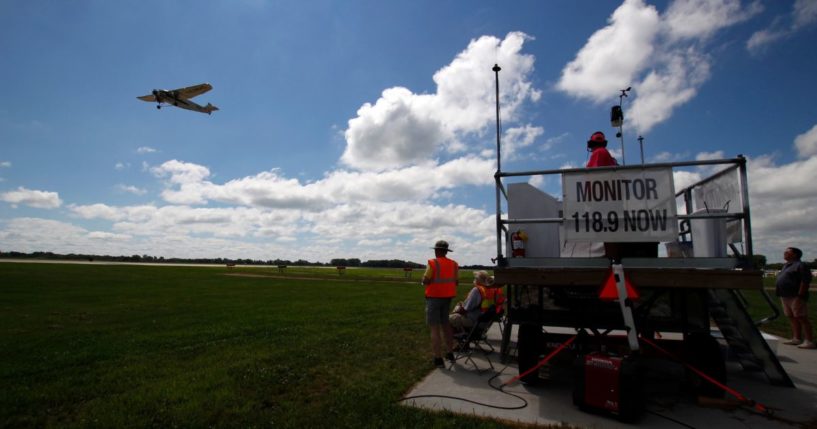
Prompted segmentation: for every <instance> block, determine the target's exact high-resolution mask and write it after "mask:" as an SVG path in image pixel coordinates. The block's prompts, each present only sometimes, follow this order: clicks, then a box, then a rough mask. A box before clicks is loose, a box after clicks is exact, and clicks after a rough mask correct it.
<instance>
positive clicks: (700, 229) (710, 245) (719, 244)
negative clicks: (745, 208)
mask: <svg viewBox="0 0 817 429" xmlns="http://www.w3.org/2000/svg"><path fill="white" fill-rule="evenodd" d="M707 213H709V214H713V213H726V210H724V209H709V210H707V209H700V210H696V211H695V212H694V213H693V214H707ZM689 227H690V229H691V230H692V250H693V253H694V254H695V257H696V258H723V257H725V256H727V253H726V218H714V219H712V218H710V219H690V220H689Z"/></svg>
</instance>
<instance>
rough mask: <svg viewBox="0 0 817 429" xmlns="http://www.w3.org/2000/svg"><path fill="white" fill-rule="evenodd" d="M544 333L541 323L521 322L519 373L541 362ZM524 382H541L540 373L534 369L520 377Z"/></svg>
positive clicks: (532, 383) (518, 345)
mask: <svg viewBox="0 0 817 429" xmlns="http://www.w3.org/2000/svg"><path fill="white" fill-rule="evenodd" d="M544 340H545V338H544V334H543V333H542V328H541V327H540V326H539V325H529V324H521V325H519V333H518V335H517V342H518V343H517V350H518V352H519V358H518V360H519V373H520V374H523V373H524V372H525V371H527V370H529V369H531V368H533V367H534V366H536V364H537V363H539V356H540V355H541V354H542V350H543V349H544V342H545V341H544ZM520 380H521V381H522V383H525V384H528V385H534V384H536V383H538V382H539V373H538V372H537V371H534V372H532V373H530V374H528V375H526V376H524V377H522V378H521V379H520Z"/></svg>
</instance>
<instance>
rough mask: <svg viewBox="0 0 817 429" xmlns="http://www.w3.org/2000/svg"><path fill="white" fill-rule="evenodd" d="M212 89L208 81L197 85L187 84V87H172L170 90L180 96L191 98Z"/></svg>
mask: <svg viewBox="0 0 817 429" xmlns="http://www.w3.org/2000/svg"><path fill="white" fill-rule="evenodd" d="M211 89H213V86H212V85H210V84H209V83H202V84H198V85H193V86H188V87H187V88H179V89H174V90H173V91H171V92H175V93H177V94H179V97H180V98H193V97H195V96H197V95H201V94H204V93H205V92H207V91H209V90H211Z"/></svg>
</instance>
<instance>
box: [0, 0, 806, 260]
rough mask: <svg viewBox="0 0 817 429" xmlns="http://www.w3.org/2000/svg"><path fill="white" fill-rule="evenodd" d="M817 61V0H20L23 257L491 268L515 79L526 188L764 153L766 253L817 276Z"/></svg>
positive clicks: (13, 44) (6, 105) (7, 37)
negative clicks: (567, 173) (595, 163)
mask: <svg viewBox="0 0 817 429" xmlns="http://www.w3.org/2000/svg"><path fill="white" fill-rule="evenodd" d="M815 46H817V2H815V1H813V0H794V1H787V0H768V1H738V0H674V1H646V0H626V1H623V2H614V1H604V2H600V1H595V0H571V1H562V0H554V1H538V0H530V1H525V0H520V1H513V2H496V1H482V0H469V1H448V0H442V1H441V0H434V1H427V0H413V1H400V2H398V1H382V0H379V1H374V0H372V1H368V0H349V1H329V0H314V1H308V2H304V1H300V0H292V1H290V0H282V1H265V0H244V1H231V2H221V1H192V0H191V1H165V0H144V1H120V2H110V1H104V0H96V1H94V0H78V1H72V2H64V1H57V0H53V1H44V0H32V1H14V0H3V1H0V94H2V95H0V250H2V251H21V252H34V251H51V252H55V253H85V254H108V255H133V254H138V255H151V256H157V257H158V256H164V257H179V258H202V257H208V258H217V257H223V258H242V259H243V258H249V259H259V260H271V259H289V260H297V259H304V260H308V261H313V262H329V261H330V260H331V259H334V258H359V259H361V260H364V261H365V260H372V259H403V260H410V261H415V262H420V263H423V262H425V260H426V259H428V258H429V257H433V254H432V251H431V250H430V247H432V246H433V243H434V242H435V241H436V240H438V239H445V240H447V241H449V243H450V244H451V248H452V249H453V250H454V252H453V253H452V254H451V255H450V256H452V257H453V258H455V259H457V260H458V261H459V262H460V263H461V264H484V265H489V264H490V263H491V262H490V258H492V257H494V256H496V255H495V253H496V222H495V213H496V208H495V200H494V199H495V190H494V180H493V175H494V173H495V171H496V111H495V94H496V92H495V91H496V89H495V74H494V72H493V71H492V70H491V68H492V67H493V66H494V64H498V65H500V67H501V68H502V70H501V71H500V72H499V86H500V105H501V109H500V110H501V115H502V116H501V118H502V120H501V123H502V134H501V141H502V158H501V159H502V171H506V172H507V171H531V170H546V169H559V168H570V167H579V166H583V165H584V163H585V162H586V160H587V156H588V154H587V152H586V148H585V145H586V141H587V139H588V138H589V136H590V134H592V133H593V132H594V131H597V130H600V131H603V132H604V133H605V134H607V135H608V139H609V140H610V141H611V144H610V148H611V149H613V150H612V152H613V155H614V156H616V157H617V158H619V160H620V161H624V163H626V164H632V163H637V162H640V160H639V155H638V149H637V148H638V144H637V142H636V141H635V138H636V136H643V137H644V143H643V147H644V157H645V161H646V162H672V161H688V160H696V159H712V158H733V157H735V156H737V155H739V154H742V155H744V156H746V157H747V159H748V174H749V195H750V197H749V201H750V203H751V215H752V232H753V237H754V250H755V253H760V254H764V255H766V256H767V257H768V259H769V261H770V262H774V261H780V260H782V251H783V249H784V248H785V247H787V246H796V247H799V248H801V249H802V250H803V251H804V259H805V260H812V259H815V258H817V216H815V215H814V214H813V209H814V206H815V203H817V198H815V197H817V186H815V183H817V107H815V106H817V105H815V103H814V100H817V78H815V76H817V49H815ZM203 82H208V83H210V84H211V85H212V86H213V90H212V91H210V92H208V93H206V94H203V95H201V96H199V97H197V98H196V99H195V100H194V101H196V102H198V103H200V104H202V105H204V104H206V103H207V102H210V103H212V104H214V105H216V106H218V107H219V108H220V110H218V111H216V112H214V113H213V114H212V115H206V114H201V113H196V112H191V111H187V110H182V109H175V108H172V107H166V108H163V109H161V110H157V109H156V108H155V107H154V105H153V104H152V103H146V102H143V101H140V100H138V99H137V98H136V97H137V96H141V95H146V94H149V93H150V92H151V90H153V89H155V88H163V89H175V88H180V87H185V86H189V85H194V84H198V83H203ZM627 87H630V88H631V90H630V92H628V96H627V97H626V98H624V99H623V110H624V115H625V123H624V128H623V131H624V155H625V156H624V157H623V158H624V159H623V160H622V159H621V158H622V153H621V146H620V144H619V143H618V142H617V141H616V140H615V139H614V137H613V136H614V134H615V132H616V129H614V128H612V126H611V125H610V121H609V112H610V107H611V106H613V105H615V104H618V103H619V95H620V94H621V90H622V89H624V88H627ZM705 176H706V171H704V170H703V169H694V168H693V169H689V170H687V171H683V172H680V173H679V172H676V189H677V188H678V186H680V185H681V184H683V183H686V184H689V183H691V180H694V179H696V178H701V177H705ZM519 180H521V181H528V182H529V183H531V184H532V185H534V186H537V187H539V188H540V189H541V190H543V191H544V192H548V193H551V194H553V195H559V194H560V193H561V191H560V187H559V185H558V183H556V182H555V181H552V180H543V179H542V178H541V177H540V176H537V177H532V178H522V179H519ZM511 181H512V180H511ZM809 212H812V214H811V215H810V214H809Z"/></svg>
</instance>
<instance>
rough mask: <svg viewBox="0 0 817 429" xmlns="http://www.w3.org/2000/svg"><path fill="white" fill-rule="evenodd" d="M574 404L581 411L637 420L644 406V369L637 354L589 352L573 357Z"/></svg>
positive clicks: (622, 419) (627, 420)
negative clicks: (620, 354)
mask: <svg viewBox="0 0 817 429" xmlns="http://www.w3.org/2000/svg"><path fill="white" fill-rule="evenodd" d="M574 371H575V373H574V375H575V388H574V390H573V404H574V405H576V406H578V407H579V409H581V410H582V411H588V412H595V413H600V414H610V415H613V416H615V417H617V418H618V419H619V420H621V421H625V422H629V421H633V420H635V419H637V418H638V417H639V416H640V415H641V412H642V411H643V409H644V394H643V379H642V373H643V368H642V367H641V365H640V363H639V359H638V355H630V356H617V355H613V354H609V353H604V352H592V353H588V354H585V355H582V356H579V357H577V358H576V361H575V364H574Z"/></svg>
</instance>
